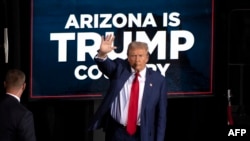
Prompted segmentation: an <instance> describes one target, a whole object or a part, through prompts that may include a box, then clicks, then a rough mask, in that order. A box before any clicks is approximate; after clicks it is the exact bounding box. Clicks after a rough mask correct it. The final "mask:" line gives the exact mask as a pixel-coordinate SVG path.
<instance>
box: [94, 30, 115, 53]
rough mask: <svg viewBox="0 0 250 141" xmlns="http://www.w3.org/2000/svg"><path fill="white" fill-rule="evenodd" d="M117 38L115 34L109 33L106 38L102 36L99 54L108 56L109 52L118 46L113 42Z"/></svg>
mask: <svg viewBox="0 0 250 141" xmlns="http://www.w3.org/2000/svg"><path fill="white" fill-rule="evenodd" d="M114 40H115V36H113V35H111V34H109V35H107V36H106V37H105V38H104V37H103V36H102V41H101V45H100V49H99V53H98V56H99V57H102V58H104V57H106V56H107V54H108V53H109V52H111V51H112V50H114V49H116V46H113V42H114Z"/></svg>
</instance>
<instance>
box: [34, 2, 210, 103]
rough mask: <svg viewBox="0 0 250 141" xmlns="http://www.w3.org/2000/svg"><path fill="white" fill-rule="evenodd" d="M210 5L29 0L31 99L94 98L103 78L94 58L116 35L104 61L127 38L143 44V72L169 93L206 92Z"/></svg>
mask: <svg viewBox="0 0 250 141" xmlns="http://www.w3.org/2000/svg"><path fill="white" fill-rule="evenodd" d="M213 5H214V2H213V0H202V1H198V0H174V1H170V0H139V1H138V0H137V1H135V0H126V1H124V0H91V1H86V0H84V1H83V0H32V4H31V10H32V11H31V59H30V60H31V71H30V72H31V73H30V89H31V90H30V96H31V98H66V97H69V98H78V97H79V98H80V97H81V98H97V97H102V95H103V94H105V92H106V91H107V88H108V86H109V80H108V78H107V77H106V76H104V75H103V74H102V72H101V71H100V70H99V69H98V67H97V65H96V64H95V62H94V57H95V55H96V54H97V50H98V49H99V47H100V43H101V37H102V36H105V35H107V34H113V35H115V37H116V38H115V41H114V45H115V46H117V49H116V50H114V51H112V52H111V53H109V54H108V56H109V57H110V58H111V59H115V58H118V57H119V58H122V59H126V57H127V55H126V53H127V47H128V44H129V43H130V42H131V41H134V40H137V41H143V42H146V43H147V44H148V46H149V53H150V60H149V62H148V64H147V66H148V67H149V68H152V69H153V70H156V71H159V72H160V73H161V74H162V75H163V76H165V78H166V80H167V87H168V94H169V96H170V97H171V96H193V95H211V94H212V76H213V72H212V70H213V69H212V66H213V64H212V61H213V58H212V57H213V13H214V12H213Z"/></svg>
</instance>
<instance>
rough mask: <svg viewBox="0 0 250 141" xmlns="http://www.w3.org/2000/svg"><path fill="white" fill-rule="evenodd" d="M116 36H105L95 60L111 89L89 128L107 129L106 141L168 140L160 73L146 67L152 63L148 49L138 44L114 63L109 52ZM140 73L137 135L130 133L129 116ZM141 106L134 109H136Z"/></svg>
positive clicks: (163, 82) (144, 44)
mask: <svg viewBox="0 0 250 141" xmlns="http://www.w3.org/2000/svg"><path fill="white" fill-rule="evenodd" d="M114 38H115V37H114V36H112V35H108V36H106V37H105V38H104V37H102V42H101V46H100V49H99V51H98V54H97V55H96V57H95V61H96V63H97V65H98V68H99V69H100V70H101V71H102V72H103V73H104V74H105V75H106V76H108V78H109V80H110V87H109V89H108V91H107V93H106V95H105V96H104V99H103V101H102V103H101V105H100V107H99V108H98V109H97V112H96V114H95V116H94V118H93V121H92V122H91V123H90V127H89V129H90V130H92V129H99V128H103V129H104V132H105V140H106V141H164V139H165V130H166V120H167V119H166V117H167V88H166V81H165V78H164V77H163V76H162V75H161V74H160V72H156V71H153V70H152V69H150V68H147V67H146V64H147V62H148V60H149V53H148V46H147V44H146V43H144V42H138V41H134V42H131V43H130V44H129V46H128V50H127V56H128V58H127V59H126V60H122V59H120V58H117V59H115V60H111V59H109V58H108V55H107V54H108V53H109V52H111V51H112V50H114V49H116V47H115V46H112V44H113V41H114ZM137 73H139V77H138V80H139V96H138V97H139V100H138V104H137V105H138V110H137V115H136V116H137V119H136V121H135V122H136V123H135V124H137V125H136V128H135V132H131V131H128V121H129V120H130V119H131V118H130V117H128V115H129V114H130V113H131V112H130V111H129V104H130V102H129V101H130V97H131V95H132V94H130V92H131V91H132V90H131V85H132V83H133V80H134V78H135V77H136V76H135V75H134V74H137ZM136 107H137V106H133V107H132V109H135V108H136Z"/></svg>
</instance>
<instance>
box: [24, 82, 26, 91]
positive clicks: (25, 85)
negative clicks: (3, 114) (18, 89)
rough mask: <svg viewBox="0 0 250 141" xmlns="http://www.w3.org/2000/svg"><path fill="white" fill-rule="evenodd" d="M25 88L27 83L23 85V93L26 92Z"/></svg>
mask: <svg viewBox="0 0 250 141" xmlns="http://www.w3.org/2000/svg"><path fill="white" fill-rule="evenodd" d="M25 88H26V83H25V82H24V83H23V91H24V90H25Z"/></svg>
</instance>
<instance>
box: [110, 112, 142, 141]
mask: <svg viewBox="0 0 250 141" xmlns="http://www.w3.org/2000/svg"><path fill="white" fill-rule="evenodd" d="M105 141H140V127H137V130H136V133H135V134H134V135H132V136H131V135H129V134H128V133H127V131H126V127H125V126H123V125H121V124H120V123H118V122H116V121H115V120H114V119H113V118H112V117H111V116H110V118H109V124H108V127H107V130H106V133H105Z"/></svg>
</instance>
